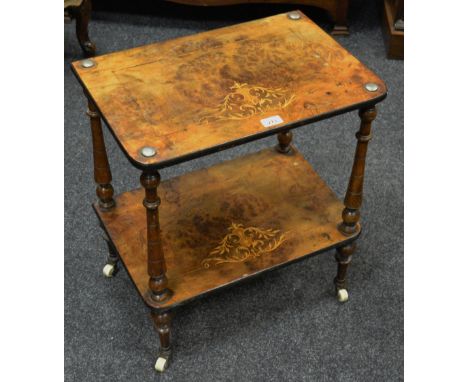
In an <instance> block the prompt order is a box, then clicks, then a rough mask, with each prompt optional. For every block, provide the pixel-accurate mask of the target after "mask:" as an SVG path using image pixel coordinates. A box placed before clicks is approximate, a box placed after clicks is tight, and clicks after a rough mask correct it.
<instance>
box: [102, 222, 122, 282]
mask: <svg viewBox="0 0 468 382" xmlns="http://www.w3.org/2000/svg"><path fill="white" fill-rule="evenodd" d="M101 228H102V230H103V231H104V236H103V238H104V241H105V242H106V244H107V250H108V252H107V261H106V264H111V265H114V267H115V271H116V270H117V264H118V262H119V253H118V252H117V249H116V248H115V247H114V244H113V243H112V241H111V240H110V239H109V237H108V236H107V235H106V234H105V231H106V229H105V228H104V226H103V225H102V224H101ZM115 271H114V273H115Z"/></svg>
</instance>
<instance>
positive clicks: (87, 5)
mask: <svg viewBox="0 0 468 382" xmlns="http://www.w3.org/2000/svg"><path fill="white" fill-rule="evenodd" d="M75 17H76V36H77V38H78V42H79V43H80V46H81V49H83V53H84V54H85V55H86V56H88V57H90V56H94V55H95V54H96V46H95V45H94V44H93V43H92V42H91V40H90V39H89V36H88V24H89V19H90V18H91V0H83V2H82V3H81V5H80V6H79V7H78V8H77V9H76V10H75Z"/></svg>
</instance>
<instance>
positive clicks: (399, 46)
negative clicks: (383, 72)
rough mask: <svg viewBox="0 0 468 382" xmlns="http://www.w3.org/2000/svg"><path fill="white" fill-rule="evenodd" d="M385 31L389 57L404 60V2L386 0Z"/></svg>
mask: <svg viewBox="0 0 468 382" xmlns="http://www.w3.org/2000/svg"><path fill="white" fill-rule="evenodd" d="M383 8H384V9H383V30H384V38H385V41H386V44H387V57H388V58H394V59H403V58H404V50H405V49H404V27H403V19H404V0H384V7H383Z"/></svg>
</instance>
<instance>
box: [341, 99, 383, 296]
mask: <svg viewBox="0 0 468 382" xmlns="http://www.w3.org/2000/svg"><path fill="white" fill-rule="evenodd" d="M376 115H377V111H376V109H375V107H371V108H368V109H361V110H360V111H359V117H360V118H361V127H360V129H359V131H358V132H357V134H356V138H357V141H358V142H357V146H356V153H355V155H354V163H353V169H352V171H351V177H350V179H349V183H348V189H347V191H346V196H345V200H344V205H345V208H344V210H343V213H342V218H343V222H342V223H341V225H340V226H339V230H340V232H341V233H343V234H344V235H347V236H351V235H353V234H355V233H357V232H358V231H359V229H360V226H359V219H360V212H359V208H360V207H361V204H362V190H363V185H364V171H365V166H366V154H367V144H368V143H369V141H370V139H371V137H372V135H371V124H372V121H373V120H374V119H375V117H376ZM355 249H356V243H354V242H353V243H351V244H347V245H345V246H343V247H340V248H338V249H337V254H336V261H337V262H338V272H337V276H336V278H335V287H336V292H337V296H338V300H339V301H340V302H345V301H347V300H348V291H347V282H346V272H347V270H348V267H349V263H350V262H351V256H352V254H353V253H354V251H355Z"/></svg>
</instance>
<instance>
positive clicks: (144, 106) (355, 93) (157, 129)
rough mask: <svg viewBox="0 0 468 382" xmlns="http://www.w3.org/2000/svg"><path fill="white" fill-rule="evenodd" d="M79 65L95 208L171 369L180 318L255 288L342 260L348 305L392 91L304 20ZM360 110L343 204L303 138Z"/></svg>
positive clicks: (249, 26) (259, 24)
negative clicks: (268, 142)
mask: <svg viewBox="0 0 468 382" xmlns="http://www.w3.org/2000/svg"><path fill="white" fill-rule="evenodd" d="M246 36H248V37H247V38H246ZM337 57H339V59H336V58H337ZM96 63H98V65H96ZM72 67H73V70H74V72H75V74H76V75H77V77H78V78H79V80H80V84H82V86H83V87H84V88H85V93H86V94H88V95H89V96H90V99H92V100H93V101H94V102H95V105H94V104H93V103H91V102H90V106H89V110H90V111H89V113H88V114H89V116H90V118H91V127H92V133H93V154H94V174H95V180H96V183H97V195H98V201H97V202H96V203H95V204H94V210H95V212H96V214H97V216H98V218H99V221H100V222H101V223H102V225H103V227H104V229H105V232H106V233H107V234H108V237H109V238H110V239H111V244H112V248H113V247H115V250H116V252H117V255H118V258H119V259H120V261H121V262H122V265H123V266H124V267H123V268H125V270H126V271H127V272H128V275H129V277H130V278H131V279H132V281H133V284H134V286H135V287H136V289H137V291H138V293H139V295H140V296H141V297H142V299H143V300H144V302H145V303H146V305H147V306H148V307H149V308H150V309H151V311H152V317H153V320H154V323H155V326H156V330H157V332H158V334H159V337H160V342H161V349H160V353H159V356H158V359H157V361H156V365H155V368H156V370H157V371H164V370H165V369H166V368H167V366H168V363H169V360H170V355H171V345H170V338H169V337H170V313H169V312H172V311H173V310H174V309H175V308H176V307H178V306H180V305H182V304H186V303H189V302H190V301H193V300H194V299H197V298H200V297H201V296H204V295H207V294H209V293H213V292H215V291H218V290H220V289H222V288H225V287H228V286H233V285H235V284H237V283H240V282H242V281H244V280H246V279H247V278H251V277H255V276H257V275H259V274H261V273H265V272H268V271H272V270H274V269H277V268H279V267H282V266H285V265H288V264H291V263H293V262H296V261H300V260H303V259H305V258H307V257H309V256H313V255H318V254H329V255H330V254H331V253H334V252H333V251H332V250H335V249H336V251H337V254H336V260H337V262H338V272H337V276H336V278H335V286H336V289H337V295H338V298H339V299H340V300H341V301H345V300H346V299H347V285H346V271H347V269H348V266H349V262H350V260H351V256H352V254H353V252H354V248H355V240H356V239H357V238H358V236H359V233H360V226H359V208H360V206H361V200H362V184H363V177H364V163H365V154H366V150H367V142H368V141H369V139H370V122H371V120H372V119H373V118H374V117H375V109H374V108H373V105H375V104H376V103H378V102H380V101H382V100H383V99H384V98H385V96H386V93H387V90H386V87H385V84H384V83H383V81H382V80H381V79H380V78H379V77H377V75H375V74H374V73H373V72H371V71H370V70H369V69H367V68H366V67H365V66H364V65H363V64H361V63H360V62H359V61H358V60H357V59H356V58H354V57H353V56H351V55H350V54H349V53H348V52H347V51H346V50H344V49H343V48H341V47H340V46H339V45H338V44H337V43H336V41H335V40H334V39H333V38H332V37H331V36H330V35H329V34H327V33H325V32H324V31H322V30H321V29H320V28H319V27H318V26H317V25H315V24H314V23H313V22H311V21H310V20H308V19H307V18H306V17H305V15H304V14H302V13H301V12H298V11H295V12H289V13H287V14H280V15H276V16H272V17H269V18H266V19H261V20H257V21H254V22H250V23H244V24H240V25H236V26H232V27H229V28H223V29H220V30H214V31H210V32H206V33H203V34H200V35H195V36H186V37H182V38H179V39H176V40H173V41H165V42H164V43H161V44H153V45H150V46H143V47H139V48H135V49H132V50H131V51H123V52H116V53H113V54H112V55H106V56H102V57H99V58H96V59H86V60H82V61H78V62H75V63H73V65H72ZM154 84H158V86H154ZM169 100H170V101H169ZM95 106H98V107H99V112H100V113H101V114H102V118H103V120H105V121H106V125H107V126H108V127H109V129H110V130H111V132H112V135H113V137H114V138H115V139H116V140H117V141H118V143H119V147H120V148H121V149H122V150H123V152H124V154H125V155H126V156H127V157H128V159H129V160H130V162H131V163H132V164H133V165H134V166H135V167H136V168H137V169H138V170H139V171H140V173H141V177H140V183H141V186H142V187H140V188H138V189H135V190H132V191H127V192H123V193H121V194H119V195H117V196H116V197H115V198H114V196H113V189H112V186H111V180H112V176H111V173H110V168H109V163H108V160H107V155H106V154H105V147H104V141H103V136H102V131H101V120H100V116H99V115H98V110H97V109H98V108H97V107H95ZM359 109H361V111H360V116H361V128H360V130H359V132H358V134H357V139H358V143H357V148H356V155H355V158H354V164H353V170H352V173H351V178H350V181H349V186H348V190H347V192H346V197H345V201H344V203H343V202H342V201H341V200H340V199H339V198H338V197H337V196H336V195H335V194H334V192H333V191H332V190H331V189H330V187H328V186H327V184H326V183H325V181H324V180H323V179H322V178H321V177H320V175H319V174H318V173H317V172H316V171H315V170H314V169H313V168H312V167H311V166H310V164H309V163H308V162H307V160H306V159H305V158H304V156H302V155H301V153H300V152H299V150H298V149H297V148H296V147H294V145H293V144H292V133H291V132H290V130H292V129H294V128H297V127H299V126H304V125H307V124H310V123H312V122H316V121H319V120H323V119H326V118H332V117H334V116H335V115H338V114H341V113H343V112H344V110H347V111H350V110H359ZM330 128H331V127H330ZM273 135H277V137H278V144H277V145H276V147H270V148H267V149H263V150H259V151H257V152H255V153H251V154H248V155H244V156H241V157H238V158H235V159H232V160H229V161H226V162H223V163H219V164H216V165H214V166H211V167H209V168H204V169H201V170H197V171H193V172H190V173H187V174H183V175H180V176H177V177H175V178H171V179H164V180H163V181H161V179H160V174H159V171H160V170H161V169H162V168H165V167H168V166H173V165H176V164H179V163H182V162H185V161H188V160H191V159H195V158H199V157H202V156H205V155H208V154H210V153H214V152H217V151H220V150H224V149H227V148H229V147H233V146H236V145H241V144H243V143H247V142H250V141H253V140H257V139H261V138H263V137H267V136H273ZM142 201H143V203H142ZM111 253H112V251H111ZM116 258H117V256H116V257H111V261H114V260H115V259H116ZM290 308H291V309H294V304H291V307H290ZM148 362H149V361H148Z"/></svg>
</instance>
